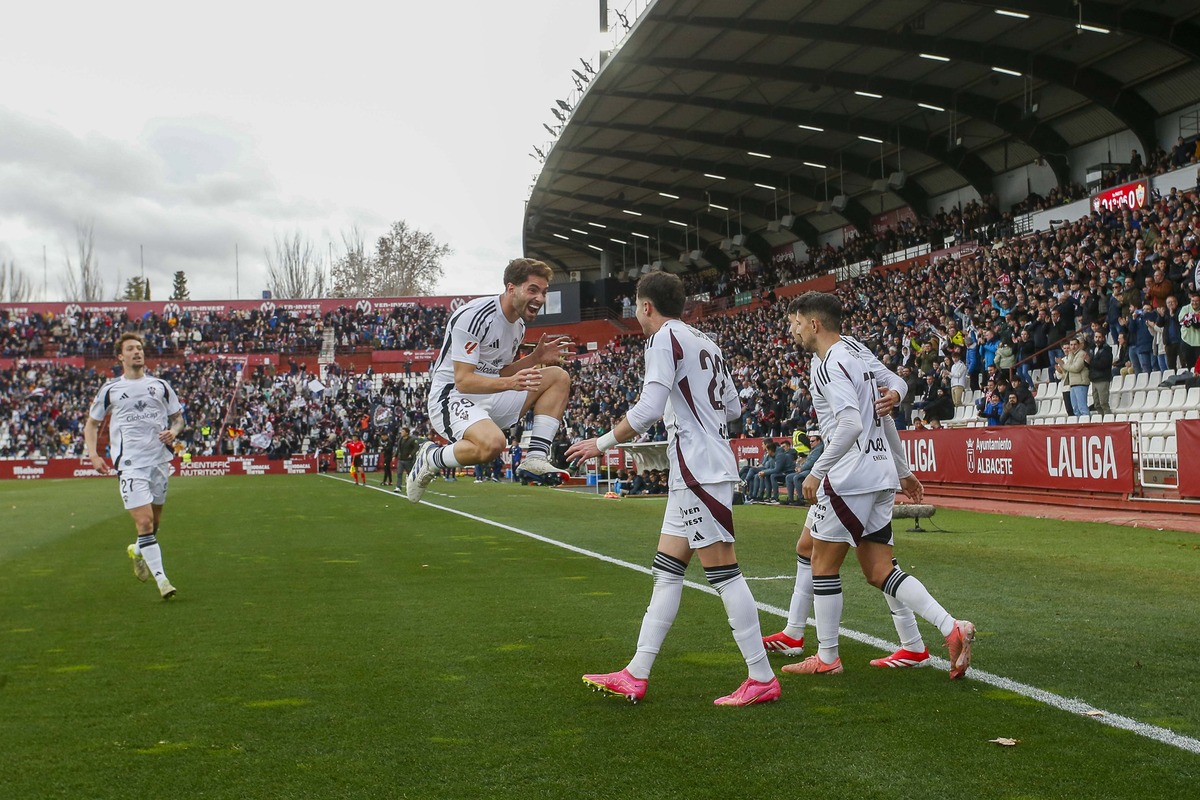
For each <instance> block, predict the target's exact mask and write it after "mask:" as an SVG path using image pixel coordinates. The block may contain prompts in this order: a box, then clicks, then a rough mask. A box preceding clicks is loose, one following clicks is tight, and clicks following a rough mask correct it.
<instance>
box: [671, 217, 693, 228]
mask: <svg viewBox="0 0 1200 800" xmlns="http://www.w3.org/2000/svg"><path fill="white" fill-rule="evenodd" d="M667 222H669V223H671V224H672V225H678V226H679V227H681V228H686V227H687V226H688V224H687V223H686V222H680V221H679V220H677V219H669V220H667Z"/></svg>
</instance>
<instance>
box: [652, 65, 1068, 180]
mask: <svg viewBox="0 0 1200 800" xmlns="http://www.w3.org/2000/svg"><path fill="white" fill-rule="evenodd" d="M630 61H634V62H636V63H638V64H642V65H645V66H652V67H658V68H660V69H664V70H683V71H696V70H703V71H705V72H711V73H713V74H714V75H740V76H743V77H748V78H757V79H762V80H784V81H791V82H792V83H798V84H804V85H808V86H832V87H834V88H836V89H845V90H847V91H851V92H853V91H873V92H875V93H876V94H881V95H884V96H885V97H891V98H904V99H909V100H912V101H913V102H914V103H928V104H930V105H935V106H938V107H940V108H945V109H954V110H956V111H958V112H959V113H962V114H966V115H968V116H970V117H973V118H974V119H977V120H980V121H982V122H987V123H990V124H992V125H994V126H995V127H996V128H998V129H1000V130H1001V131H1003V132H1005V133H1007V134H1009V135H1010V136H1012V137H1013V138H1015V139H1017V140H1018V141H1020V142H1023V143H1025V144H1026V145H1028V146H1029V147H1031V148H1032V149H1033V150H1035V151H1036V152H1037V153H1038V154H1039V155H1040V156H1041V157H1042V158H1043V159H1044V160H1045V161H1046V162H1047V163H1049V164H1050V166H1051V168H1052V169H1053V170H1054V174H1055V177H1056V178H1058V182H1059V184H1060V185H1063V186H1065V185H1066V184H1068V183H1069V182H1070V171H1069V170H1068V167H1067V163H1066V152H1067V150H1069V149H1070V145H1068V144H1067V141H1066V140H1065V139H1063V138H1062V136H1060V135H1059V134H1058V132H1057V131H1055V130H1054V129H1053V128H1051V127H1050V126H1049V125H1047V124H1045V123H1044V122H1042V121H1041V120H1039V119H1037V118H1036V117H1025V116H1024V115H1023V114H1022V113H1021V109H1020V108H1018V107H1016V106H1013V105H1012V104H1010V103H997V102H996V101H995V100H993V99H992V98H990V97H985V96H983V95H977V94H973V93H970V92H956V91H954V90H953V89H947V88H944V87H941V86H932V85H926V84H920V83H910V82H908V81H901V80H895V79H892V78H880V77H871V76H867V75H858V74H855V73H848V72H838V71H835V70H820V69H809V68H806V67H788V66H780V65H777V64H761V63H750V62H745V61H737V62H728V61H717V60H704V59H689V58H662V57H650V58H642V59H630Z"/></svg>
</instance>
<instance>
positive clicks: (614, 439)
mask: <svg viewBox="0 0 1200 800" xmlns="http://www.w3.org/2000/svg"><path fill="white" fill-rule="evenodd" d="M636 296H637V319H638V323H639V324H640V325H641V327H642V332H643V333H644V334H645V335H646V336H648V337H649V340H648V341H647V343H646V355H645V359H646V364H645V379H644V383H643V385H642V392H641V396H640V397H639V398H638V401H637V403H636V404H635V405H634V406H633V407H632V408H630V409H629V413H628V414H627V415H626V416H625V418H624V419H622V420H621V421H620V422H618V423H617V425H616V427H615V428H613V430H612V431H610V432H608V433H606V434H605V435H604V436H602V437H600V438H599V439H586V440H584V441H581V442H577V443H576V444H574V445H572V446H571V448H570V449H569V450H568V451H567V458H568V459H569V460H571V461H578V460H583V459H589V458H595V457H596V456H598V455H600V454H601V453H603V452H606V451H608V450H610V449H612V448H613V447H615V446H616V445H617V444H618V443H620V442H625V441H629V440H630V439H632V438H633V437H634V436H635V435H637V434H638V433H639V432H642V431H645V430H647V429H648V428H649V427H650V426H651V425H652V424H654V423H655V422H657V421H658V420H659V419H662V420H663V421H664V422H665V423H666V426H667V457H668V460H669V462H670V467H671V468H670V478H669V481H670V482H669V486H668V489H669V496H668V498H667V508H666V512H665V515H664V519H663V524H662V531H661V534H660V536H659V539H658V552H657V553H656V554H655V556H654V563H653V567H652V569H651V575H652V576H653V579H654V588H653V590H652V592H651V595H650V605H649V607H648V608H647V609H646V614H645V616H644V617H643V618H642V627H641V632H640V633H639V635H638V643H637V651H636V652H635V653H634V656H633V660H632V661H630V662H629V665H628V666H626V667H625V668H624V669H622V670H620V671H619V672H611V673H606V674H595V675H584V676H583V681H584V683H586V684H588V685H589V686H592V687H594V688H595V689H597V690H603V691H605V692H609V693H611V694H616V695H621V696H624V697H627V698H629V699H630V700H632V701H633V702H637V701H638V700H640V699H642V697H643V696H644V695H645V693H646V683H647V679H648V678H649V677H650V669H651V667H652V666H653V665H654V659H655V657H656V656H657V655H658V652H659V648H660V647H661V646H662V643H663V640H664V639H665V638H666V636H667V632H668V631H669V630H670V629H671V625H672V623H673V622H674V621H675V615H676V613H677V612H678V610H679V601H680V597H681V596H682V594H683V576H684V572H685V571H686V570H687V566H688V563H689V562H690V561H691V559H692V553H693V552H696V553H698V554H699V556H700V563H701V564H702V565H703V567H704V575H705V577H706V578H708V582H709V583H710V584H712V586H713V588H715V589H716V590H717V593H718V594H719V595H720V597H721V602H722V603H723V604H724V606H725V613H726V615H727V617H728V620H729V625H730V627H731V628H732V629H733V638H734V641H735V642H736V643H737V646H738V649H740V650H741V652H742V657H743V658H744V659H745V661H746V666H747V668H748V670H749V673H750V674H749V677H748V678H747V679H746V681H745V682H744V683H742V685H741V686H739V687H738V688H737V689H736V690H735V691H734V692H733V693H732V694H730V695H727V696H725V697H721V698H719V699H717V700H716V701H715V702H716V704H717V705H730V706H745V705H752V704H754V703H765V702H769V701H772V700H777V699H779V681H778V679H777V678H776V677H775V674H774V673H773V672H772V670H771V666H770V663H769V662H768V660H767V653H766V650H765V649H764V648H763V644H762V638H761V637H762V631H761V629H760V628H759V623H758V609H757V607H756V606H755V603H754V597H753V595H752V594H751V592H750V587H749V586H748V585H747V583H746V579H745V578H744V577H743V576H742V571H741V569H740V568H739V567H738V563H737V554H736V553H735V552H734V546H733V542H734V536H733V488H734V485H735V484H736V483H737V481H738V471H737V460H736V459H735V458H734V455H733V450H732V448H731V447H730V446H729V442H728V440H727V438H726V426H727V425H728V424H729V422H731V421H733V420H735V419H737V418H738V417H739V416H740V415H741V400H739V399H738V396H737V391H736V389H735V387H734V383H733V380H732V378H731V377H730V375H729V371H728V368H727V367H726V366H725V359H724V357H723V356H722V354H721V350H720V348H719V347H717V345H716V344H715V343H714V342H713V341H712V340H711V339H709V338H708V337H707V336H705V335H704V334H702V333H700V332H699V331H697V330H696V329H695V328H692V327H691V326H689V325H686V324H684V322H683V321H682V320H680V319H679V317H680V316H681V315H682V313H683V305H684V299H685V295H684V288H683V282H682V281H681V280H679V278H678V277H676V276H674V275H671V274H670V273H666V272H652V273H650V274H649V275H646V276H645V277H644V278H642V279H641V281H639V282H638V287H637V295H636Z"/></svg>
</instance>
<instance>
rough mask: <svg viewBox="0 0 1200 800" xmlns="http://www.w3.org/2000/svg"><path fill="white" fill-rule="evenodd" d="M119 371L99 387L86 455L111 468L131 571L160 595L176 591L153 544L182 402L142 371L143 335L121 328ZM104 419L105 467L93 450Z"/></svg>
mask: <svg viewBox="0 0 1200 800" xmlns="http://www.w3.org/2000/svg"><path fill="white" fill-rule="evenodd" d="M116 354H117V361H119V362H120V364H121V369H122V372H121V377H119V378H113V379H112V380H110V381H108V382H107V383H105V384H104V385H103V386H102V387H100V391H99V392H98V393H97V394H96V398H95V400H93V401H92V407H91V409H90V410H89V411H88V419H87V423H86V425H85V426H84V429H83V440H84V442H85V444H86V445H87V454H88V459H89V460H90V461H91V462H92V466H93V467H94V468H95V469H96V471H97V472H99V473H100V474H101V475H108V474H109V473H111V472H113V471H114V469H115V471H116V473H117V477H118V478H119V479H120V487H121V500H122V501H123V502H124V503H125V510H127V511H128V512H129V515H130V516H131V517H133V524H134V526H135V527H136V528H137V542H136V543H135V544H131V545H129V547H128V548H126V552H127V553H128V555H129V557H130V558H131V559H133V574H134V575H136V576H137V578H138V580H140V581H146V580H148V579H149V578H150V577H152V576H153V578H154V580H155V582H156V583H157V584H158V591H159V594H160V595H162V598H163V599H164V600H169V599H171V598H172V597H174V596H175V587H174V586H172V585H171V582H170V581H168V580H167V574H166V572H165V571H164V570H163V565H162V549H161V548H160V547H159V545H158V538H157V537H158V524H159V520H160V519H161V517H162V510H163V505H164V504H165V503H166V502H167V476H168V475H169V474H170V472H171V457H172V452H171V445H172V444H174V442H175V437H177V436H178V435H179V434H180V432H181V431H182V430H183V407H182V406H181V405H180V404H179V396H178V395H177V394H175V390H174V389H173V388H172V387H171V384H169V383H167V382H166V381H164V380H163V379H162V378H156V377H154V376H153V375H147V374H146V355H145V352H144V350H143V344H142V337H140V336H138V335H137V334H135V333H123V334H121V337H120V338H119V339H117V346H116ZM108 415H111V417H110V418H109V421H108V435H109V449H110V453H111V455H112V461H113V466H112V467H109V465H108V463H107V462H106V461H105V460H104V457H103V456H102V455H100V453H99V451H98V450H97V440H98V438H99V436H98V435H99V432H100V423H101V422H103V421H104V418H105V416H108Z"/></svg>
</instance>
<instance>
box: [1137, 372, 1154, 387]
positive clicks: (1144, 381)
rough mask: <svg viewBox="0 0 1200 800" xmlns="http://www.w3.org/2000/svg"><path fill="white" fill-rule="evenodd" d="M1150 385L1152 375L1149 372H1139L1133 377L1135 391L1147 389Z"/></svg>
mask: <svg viewBox="0 0 1200 800" xmlns="http://www.w3.org/2000/svg"><path fill="white" fill-rule="evenodd" d="M1149 383H1150V373H1148V372H1139V373H1138V374H1137V375H1135V376H1134V377H1133V388H1134V389H1145V388H1146V386H1148V385H1149Z"/></svg>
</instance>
